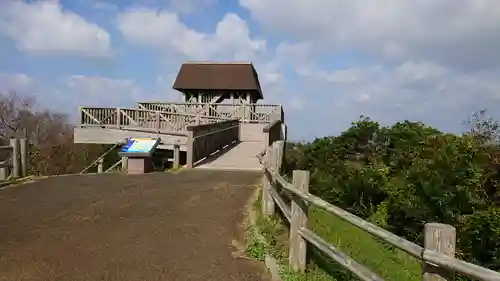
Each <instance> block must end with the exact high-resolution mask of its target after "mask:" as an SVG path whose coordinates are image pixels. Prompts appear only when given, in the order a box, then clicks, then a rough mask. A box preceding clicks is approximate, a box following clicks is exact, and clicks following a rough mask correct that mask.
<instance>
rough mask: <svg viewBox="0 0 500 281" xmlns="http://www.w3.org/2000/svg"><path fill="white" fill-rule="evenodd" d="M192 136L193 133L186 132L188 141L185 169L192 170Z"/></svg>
mask: <svg viewBox="0 0 500 281" xmlns="http://www.w3.org/2000/svg"><path fill="white" fill-rule="evenodd" d="M194 141H195V139H194V135H193V131H188V139H187V142H186V168H188V169H191V168H193V164H194V163H193V157H194Z"/></svg>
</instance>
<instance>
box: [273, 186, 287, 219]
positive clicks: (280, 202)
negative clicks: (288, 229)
mask: <svg viewBox="0 0 500 281" xmlns="http://www.w3.org/2000/svg"><path fill="white" fill-rule="evenodd" d="M269 192H270V193H271V197H272V198H273V199H274V202H276V205H278V208H279V209H280V210H281V212H282V213H283V215H285V218H286V219H287V220H288V222H290V221H291V220H292V211H291V209H290V207H289V206H288V205H287V204H286V203H285V200H283V198H281V196H280V195H279V194H278V192H277V191H276V189H274V188H273V187H272V186H271V188H270V189H269Z"/></svg>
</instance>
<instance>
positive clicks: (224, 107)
mask: <svg viewBox="0 0 500 281" xmlns="http://www.w3.org/2000/svg"><path fill="white" fill-rule="evenodd" d="M138 107H139V108H140V109H147V110H156V111H162V112H170V113H181V114H194V115H199V116H206V117H217V118H228V119H238V120H240V121H242V122H244V123H271V122H273V121H277V120H283V117H284V116H283V108H282V106H281V105H275V104H223V103H170V102H139V103H138Z"/></svg>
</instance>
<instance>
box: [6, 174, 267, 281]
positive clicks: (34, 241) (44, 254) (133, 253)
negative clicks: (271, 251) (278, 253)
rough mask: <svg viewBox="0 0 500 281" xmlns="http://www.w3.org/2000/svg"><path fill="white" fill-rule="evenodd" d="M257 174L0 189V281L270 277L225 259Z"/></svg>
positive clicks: (92, 178)
mask: <svg viewBox="0 0 500 281" xmlns="http://www.w3.org/2000/svg"><path fill="white" fill-rule="evenodd" d="M260 175H261V174H260V173H252V172H222V171H209V170H207V171H205V170H201V171H200V170H191V171H184V172H181V173H176V174H172V173H153V174H146V175H133V176H130V175H119V174H107V175H75V176H63V177H53V178H48V179H44V180H40V181H37V182H34V183H28V184H24V185H19V186H15V187H10V188H6V189H3V190H0V280H1V281H3V280H50V281H56V280H68V281H69V280H71V281H75V280H134V281H136V280H137V281H138V280H148V281H153V280H172V281H173V280H186V281H187V280H200V281H201V280H203V281H209V280H217V281H225V280H268V279H267V274H266V273H264V271H265V270H264V268H263V266H262V265H261V264H260V263H256V262H253V261H249V260H245V259H239V258H234V257H233V255H232V253H233V252H235V251H236V249H235V248H234V247H233V246H232V241H233V239H234V238H235V237H241V232H242V229H241V226H239V225H240V222H241V221H242V219H243V212H244V209H245V204H246V203H247V201H248V200H249V198H250V196H251V194H252V193H253V191H254V188H255V184H256V183H258V179H259V178H260Z"/></svg>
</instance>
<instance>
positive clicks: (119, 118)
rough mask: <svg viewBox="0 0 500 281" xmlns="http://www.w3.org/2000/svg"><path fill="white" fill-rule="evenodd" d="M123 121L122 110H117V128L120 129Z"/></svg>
mask: <svg viewBox="0 0 500 281" xmlns="http://www.w3.org/2000/svg"><path fill="white" fill-rule="evenodd" d="M121 120H122V109H121V108H119V107H118V108H116V127H117V128H118V129H120V127H121V122H122V121H121Z"/></svg>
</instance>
